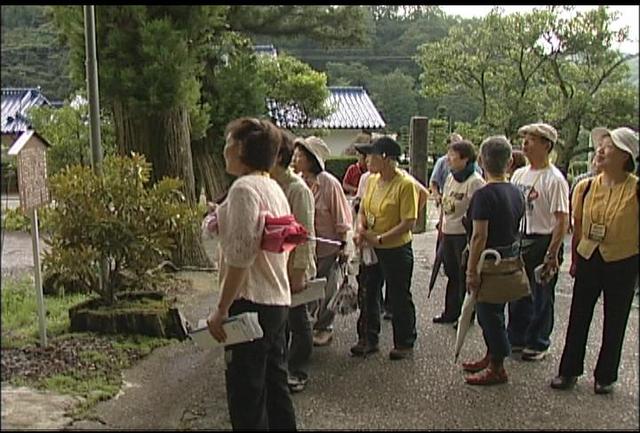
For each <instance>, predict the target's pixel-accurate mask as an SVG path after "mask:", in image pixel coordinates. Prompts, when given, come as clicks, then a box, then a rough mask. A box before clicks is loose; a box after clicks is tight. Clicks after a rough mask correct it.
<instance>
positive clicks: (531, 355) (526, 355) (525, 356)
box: [522, 348, 549, 361]
mask: <svg viewBox="0 0 640 433" xmlns="http://www.w3.org/2000/svg"><path fill="white" fill-rule="evenodd" d="M547 352H549V350H534V349H529V348H525V349H524V350H523V351H522V360H523V361H542V360H543V359H544V358H545V356H547Z"/></svg>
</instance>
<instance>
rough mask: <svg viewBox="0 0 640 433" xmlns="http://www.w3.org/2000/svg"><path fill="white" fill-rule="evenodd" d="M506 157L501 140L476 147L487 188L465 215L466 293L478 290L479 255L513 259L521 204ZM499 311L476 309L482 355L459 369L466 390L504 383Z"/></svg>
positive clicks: (506, 350)
mask: <svg viewBox="0 0 640 433" xmlns="http://www.w3.org/2000/svg"><path fill="white" fill-rule="evenodd" d="M511 152H512V150H511V143H509V141H508V140H507V139H506V138H505V137H503V136H494V137H489V138H487V139H485V140H484V142H483V143H482V145H481V147H480V155H481V160H482V168H483V169H484V173H485V177H486V180H487V184H486V185H485V186H484V187H482V188H480V189H479V190H478V191H476V193H475V194H474V195H473V197H472V198H471V203H470V204H469V209H468V211H467V221H469V222H472V224H473V229H472V234H471V239H470V242H469V260H468V263H467V271H466V285H467V290H468V291H469V292H473V291H477V290H478V288H479V287H480V276H479V275H478V272H477V266H478V260H479V258H480V254H481V253H482V251H483V250H485V249H487V248H493V249H495V250H498V252H500V255H501V256H502V257H503V258H508V257H514V256H516V255H517V254H519V231H520V230H519V227H520V219H521V218H522V215H523V212H524V199H523V197H522V194H521V193H520V191H519V190H518V189H517V188H516V187H515V186H514V185H512V184H511V183H509V180H508V176H507V169H508V167H509V166H510V164H511V161H512V155H511ZM504 306H505V304H504V303H502V304H492V303H486V302H478V303H477V304H476V312H477V316H478V323H479V324H480V326H481V328H482V335H483V337H484V340H485V343H486V345H487V353H486V354H485V356H484V358H482V359H481V360H479V361H475V362H465V363H463V364H462V368H463V369H464V370H465V371H467V372H471V373H474V374H472V375H469V376H467V377H466V378H465V381H466V382H467V383H468V384H470V385H495V384H499V383H505V382H507V380H508V379H507V373H506V371H505V369H504V365H503V361H504V358H506V357H507V356H509V354H510V353H511V346H510V344H509V338H508V337H507V330H506V327H505V320H504Z"/></svg>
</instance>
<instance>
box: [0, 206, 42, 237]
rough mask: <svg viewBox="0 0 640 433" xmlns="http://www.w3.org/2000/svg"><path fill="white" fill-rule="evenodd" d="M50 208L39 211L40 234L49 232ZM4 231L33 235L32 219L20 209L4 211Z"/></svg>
mask: <svg viewBox="0 0 640 433" xmlns="http://www.w3.org/2000/svg"><path fill="white" fill-rule="evenodd" d="M48 224H49V208H48V207H41V208H40V209H38V228H39V231H40V234H42V233H45V232H46V231H47V230H48V227H49V226H48ZM2 229H3V230H6V231H10V232H28V233H31V217H30V216H26V215H25V214H23V213H22V211H21V210H20V209H19V208H15V209H6V210H3V211H2Z"/></svg>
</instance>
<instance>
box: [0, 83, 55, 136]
mask: <svg viewBox="0 0 640 433" xmlns="http://www.w3.org/2000/svg"><path fill="white" fill-rule="evenodd" d="M43 104H47V105H51V103H50V102H49V100H48V99H47V98H45V97H44V95H43V94H42V93H40V90H38V89H17V88H6V89H2V133H3V134H12V133H15V132H23V131H26V130H27V128H28V127H29V123H28V121H27V113H28V111H29V110H30V109H31V108H32V107H39V106H41V105H43Z"/></svg>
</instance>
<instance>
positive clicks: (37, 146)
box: [9, 130, 50, 347]
mask: <svg viewBox="0 0 640 433" xmlns="http://www.w3.org/2000/svg"><path fill="white" fill-rule="evenodd" d="M48 146H49V144H48V143H47V142H46V141H45V140H44V139H42V137H40V136H39V135H38V134H37V133H36V132H35V131H33V130H28V131H26V132H23V133H22V135H20V137H19V138H18V139H17V140H16V142H15V143H14V144H13V145H12V146H11V148H10V149H9V155H15V156H17V167H18V191H19V194H20V208H21V209H22V212H23V213H24V214H27V213H28V212H31V240H32V242H33V265H34V276H35V285H36V298H37V302H38V322H39V329H40V345H41V346H42V347H45V346H46V345H47V328H46V322H45V308H44V295H43V293H42V279H41V277H40V236H39V233H38V210H37V209H38V207H40V206H42V205H44V204H47V203H49V200H50V198H49V189H48V188H47V152H46V150H47V147H48Z"/></svg>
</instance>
